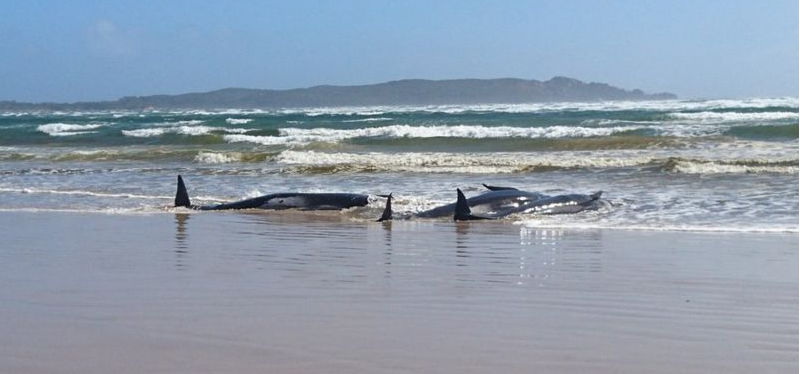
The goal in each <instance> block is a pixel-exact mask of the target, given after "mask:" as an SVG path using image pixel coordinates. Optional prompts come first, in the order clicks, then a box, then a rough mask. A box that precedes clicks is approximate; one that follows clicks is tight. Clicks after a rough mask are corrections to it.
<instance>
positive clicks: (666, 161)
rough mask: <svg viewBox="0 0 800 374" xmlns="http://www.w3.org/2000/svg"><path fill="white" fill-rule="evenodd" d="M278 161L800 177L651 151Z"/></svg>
mask: <svg viewBox="0 0 800 374" xmlns="http://www.w3.org/2000/svg"><path fill="white" fill-rule="evenodd" d="M274 160H275V162H277V163H278V164H282V165H285V166H288V167H289V168H288V169H285V171H286V172H290V173H308V174H317V173H337V172H416V173H474V174H493V173H522V172H542V171H553V170H562V169H606V168H628V167H649V168H656V169H659V170H663V171H667V172H676V173H692V174H712V173H713V174H718V173H781V174H797V173H798V160H797V159H796V158H794V159H788V160H786V159H778V160H770V159H730V160H715V159H710V160H704V159H696V158H695V159H692V158H681V157H672V156H667V155H666V154H664V153H648V152H580V151H578V152H550V153H396V154H390V153H326V152H315V151H305V152H301V151H291V150H287V151H283V152H281V153H279V154H278V155H277V156H276V157H275V159H274Z"/></svg>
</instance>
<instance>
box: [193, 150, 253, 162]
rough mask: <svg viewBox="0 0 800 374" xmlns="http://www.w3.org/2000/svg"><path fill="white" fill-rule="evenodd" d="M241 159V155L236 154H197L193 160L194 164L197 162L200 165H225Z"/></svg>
mask: <svg viewBox="0 0 800 374" xmlns="http://www.w3.org/2000/svg"><path fill="white" fill-rule="evenodd" d="M241 158H242V155H241V153H237V152H227V153H216V152H199V153H198V154H197V156H195V157H194V160H195V162H199V163H201V164H225V163H230V162H237V161H240V160H241Z"/></svg>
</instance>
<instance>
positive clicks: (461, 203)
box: [453, 188, 491, 221]
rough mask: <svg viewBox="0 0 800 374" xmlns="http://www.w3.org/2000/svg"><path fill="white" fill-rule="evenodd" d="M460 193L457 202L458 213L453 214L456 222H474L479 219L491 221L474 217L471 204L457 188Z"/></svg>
mask: <svg viewBox="0 0 800 374" xmlns="http://www.w3.org/2000/svg"><path fill="white" fill-rule="evenodd" d="M456 193H458V200H456V211H455V214H453V220H454V221H474V220H479V219H491V218H487V217H478V216H473V215H472V209H470V208H469V203H468V202H467V198H466V197H465V196H464V193H463V192H461V189H458V188H456Z"/></svg>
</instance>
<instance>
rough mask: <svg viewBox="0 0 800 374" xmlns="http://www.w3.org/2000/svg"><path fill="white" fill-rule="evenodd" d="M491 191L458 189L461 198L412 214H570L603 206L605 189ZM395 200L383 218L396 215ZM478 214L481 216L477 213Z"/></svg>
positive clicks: (455, 216) (480, 216)
mask: <svg viewBox="0 0 800 374" xmlns="http://www.w3.org/2000/svg"><path fill="white" fill-rule="evenodd" d="M483 186H484V187H486V188H487V189H488V190H489V191H487V192H484V193H482V194H480V195H478V196H473V197H471V198H469V199H467V198H466V197H465V196H464V193H463V192H461V190H460V189H456V194H457V199H456V202H455V203H453V204H447V205H443V206H440V207H436V208H433V209H430V210H426V211H423V212H419V213H416V214H413V215H411V217H419V218H441V217H453V219H454V220H456V221H470V220H482V219H497V218H502V217H505V216H508V215H511V214H515V213H520V214H567V213H578V212H581V211H584V210H596V209H599V208H600V206H601V203H600V196H601V195H602V194H603V192H602V191H599V192H596V193H593V194H591V195H583V194H566V195H556V196H547V195H544V194H541V193H538V192H527V191H521V190H518V189H516V188H513V187H495V186H487V185H485V184H484V185H483ZM391 209H392V208H391V199H389V200H388V201H387V202H386V208H385V209H384V211H383V215H382V216H381V219H380V221H386V220H390V219H391V217H392V211H391ZM476 213H477V214H478V215H476Z"/></svg>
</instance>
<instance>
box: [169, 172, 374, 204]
mask: <svg viewBox="0 0 800 374" xmlns="http://www.w3.org/2000/svg"><path fill="white" fill-rule="evenodd" d="M368 203H369V196H367V195H362V194H352V193H301V192H283V193H274V194H268V195H264V196H259V197H254V198H252V199H246V200H241V201H236V202H232V203H224V204H218V205H203V206H198V205H192V203H191V200H189V193H188V192H187V191H186V185H185V184H184V183H183V178H182V177H181V176H180V175H179V176H178V191H177V192H176V193H175V206H176V207H186V208H190V209H196V210H228V209H270V210H282V209H300V210H339V209H347V208H352V207H359V206H366V205H367V204H368Z"/></svg>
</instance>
